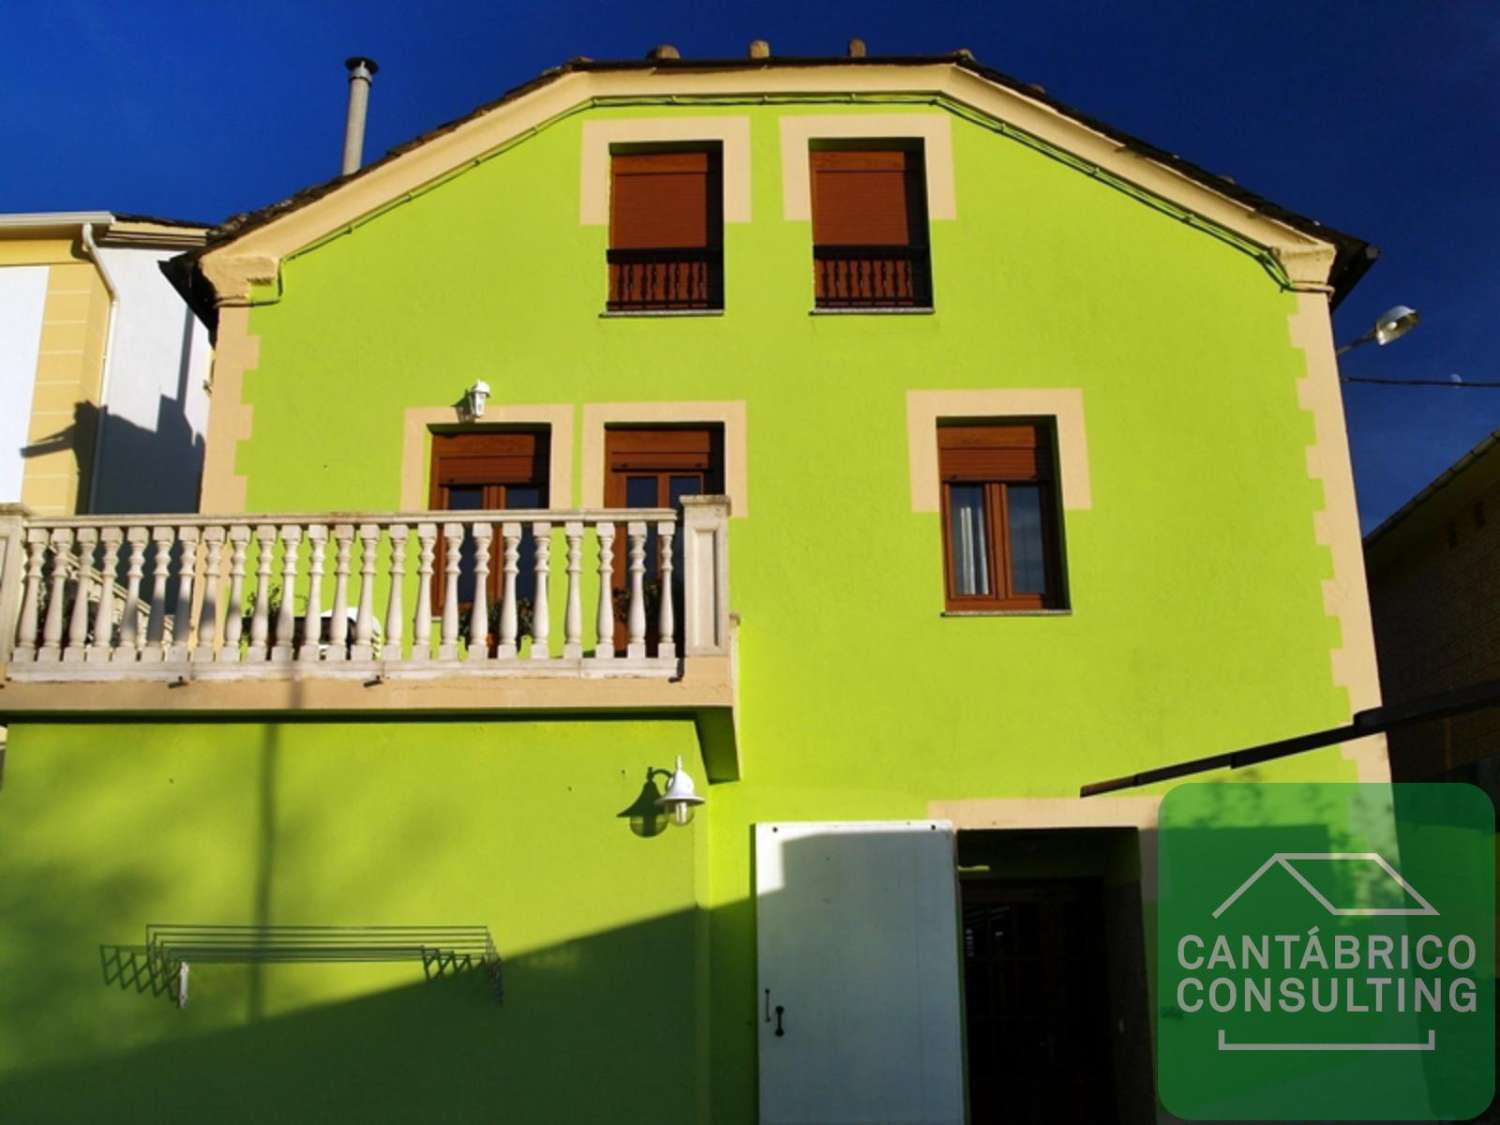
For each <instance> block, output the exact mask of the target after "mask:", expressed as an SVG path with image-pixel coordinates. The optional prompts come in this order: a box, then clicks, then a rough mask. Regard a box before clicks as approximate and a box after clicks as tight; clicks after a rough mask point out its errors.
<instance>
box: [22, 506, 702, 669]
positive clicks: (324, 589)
mask: <svg viewBox="0 0 1500 1125" xmlns="http://www.w3.org/2000/svg"><path fill="white" fill-rule="evenodd" d="M728 512H729V503H728V499H727V498H726V497H686V498H684V499H683V500H682V502H681V510H680V511H679V510H678V509H674V508H583V507H580V508H562V509H551V508H549V509H541V508H529V509H517V510H494V509H490V510H482V511H418V512H369V511H331V512H315V513H296V514H292V513H284V512H257V513H248V512H247V513H227V514H191V515H176V514H150V515H139V516H137V515H107V516H65V517H47V518H41V517H33V516H31V515H29V514H27V513H24V512H19V511H16V510H10V509H6V510H0V661H8V673H9V675H10V676H11V677H12V678H17V677H21V678H27V679H95V678H108V679H120V678H130V677H131V676H141V675H146V676H152V677H155V676H159V675H160V674H162V673H163V672H170V671H172V670H173V669H184V668H186V667H192V668H194V669H195V670H194V672H193V675H195V676H196V675H199V674H209V672H210V670H211V672H212V674H214V675H219V676H223V677H226V678H234V677H235V676H242V675H249V674H252V673H253V674H254V675H257V676H262V677H263V676H265V675H267V674H271V675H274V674H276V673H277V671H278V669H279V670H280V671H281V672H282V673H284V674H290V670H291V669H292V668H295V669H296V672H297V674H298V675H302V674H305V673H311V674H318V673H319V672H320V671H322V672H335V673H337V672H344V673H347V672H351V671H355V670H363V669H368V668H371V667H373V666H376V665H378V666H379V670H380V671H382V672H384V671H395V672H398V673H399V672H401V671H408V670H415V671H420V672H423V673H424V674H430V673H431V672H433V671H438V672H442V671H445V670H459V669H465V670H469V671H473V670H490V671H495V672H500V673H504V672H510V673H513V674H514V673H524V674H548V675H552V674H556V673H557V672H559V671H563V672H567V671H572V672H575V673H582V674H587V675H595V676H597V675H674V674H676V673H678V672H679V671H680V670H681V661H682V660H684V659H686V658H690V657H693V656H699V655H725V654H726V653H727V651H728V650H727V647H726V646H727V643H728V641H727V622H728V608H727V605H726V604H725V603H726V600H727V569H726V565H727V564H726V554H725V552H726V551H727V519H728ZM586 542H587V543H588V544H589V545H590V547H591V550H590V551H589V552H588V553H589V563H590V566H589V571H590V578H589V582H590V584H592V583H594V582H597V588H596V589H595V590H594V592H593V593H592V595H591V597H592V598H593V604H592V606H591V610H592V612H590V613H589V615H588V618H587V620H588V621H589V622H590V623H591V626H592V629H591V630H586V629H585V627H584V623H585V620H586V619H585V616H584V606H583V602H584V600H585V594H584V585H585V581H584V579H583V574H584V571H585V564H584V554H585V544H586ZM523 543H526V544H527V548H526V549H527V551H528V552H529V555H528V557H527V558H526V567H527V575H528V580H529V581H530V582H532V583H534V587H533V593H534V596H533V597H532V598H529V599H524V598H522V597H521V596H520V595H519V593H518V586H519V584H520V582H521V574H520V570H521V563H522V553H523V551H522V547H523ZM554 543H555V545H556V546H557V547H558V551H557V553H556V556H555V557H556V560H557V561H556V564H554V561H553V560H554V551H553V547H554ZM652 544H654V545H655V548H656V551H657V554H656V557H655V559H654V560H652V561H650V562H648V560H647V558H646V555H647V552H648V550H649V549H650V546H651V545H652ZM677 544H680V548H678V549H677V550H676V551H675V552H674V545H677ZM617 556H618V557H619V559H620V560H621V561H620V562H619V563H617V561H616V559H617ZM679 559H680V562H679ZM653 564H654V565H653ZM492 569H494V570H495V572H496V577H495V579H494V580H493V584H494V585H495V586H496V587H497V590H496V593H495V597H494V605H493V607H492V606H491V604H490V586H491V584H492V580H491V577H490V573H491V570H492ZM650 570H654V571H655V576H656V578H658V579H659V580H660V592H657V591H656V590H655V589H653V590H652V591H651V593H652V594H655V596H656V603H657V604H656V605H654V606H651V607H649V610H648V604H647V603H648V589H647V581H646V575H647V572H648V571H650ZM554 571H559V572H562V573H561V574H559V579H560V581H559V582H558V583H557V585H558V586H560V587H563V588H565V590H566V594H565V596H563V597H556V596H555V595H554V592H553V585H554V583H553V581H552V579H553V575H554ZM621 572H623V574H624V575H625V583H624V590H623V596H621V594H620V593H617V592H616V589H615V578H616V575H617V573H621ZM461 579H463V580H464V581H466V582H471V583H472V600H471V601H469V602H467V603H465V604H463V605H460V602H459V593H458V587H459V584H460V580H461ZM653 585H654V584H653ZM435 591H438V593H435ZM679 591H680V592H679ZM674 593H676V596H674ZM330 595H331V596H330ZM617 597H618V598H619V600H620V603H621V619H622V622H623V624H622V625H621V626H620V629H621V633H622V635H623V636H625V637H626V638H627V639H626V641H625V643H624V645H623V649H624V651H623V654H617V653H616V646H615V639H614V638H615V632H616V599H617ZM408 598H410V599H412V601H413V602H414V606H413V607H412V608H410V609H409V608H408ZM377 600H381V601H383V603H384V605H383V612H382V611H381V609H378V608H377V605H376V602H377ZM439 600H441V602H442V604H441V605H438V604H435V602H437V601H439ZM273 602H274V603H277V604H274V605H273ZM299 602H300V603H303V605H304V607H305V608H304V609H303V610H302V611H301V612H298V611H297V610H296V605H297V603H299ZM330 602H331V605H330ZM554 602H555V603H557V604H556V605H555V606H554V605H553V603H554ZM679 604H680V606H681V611H679ZM648 611H649V612H650V614H651V615H652V620H651V622H650V626H651V627H650V628H649V629H648V621H647V614H648ZM679 617H681V619H682V620H681V622H680V624H681V629H679ZM554 619H555V620H557V622H558V623H559V625H560V628H559V629H557V630H554V629H553V628H552V622H553V620H554ZM523 625H524V629H523ZM325 627H326V630H327V636H326V638H325V636H324V630H325ZM588 632H592V637H590V636H588V635H587V633H588ZM555 633H561V634H562V636H561V641H560V643H558V640H557V638H556V636H555ZM679 635H680V636H681V637H682V638H684V639H685V642H686V643H685V644H683V645H679ZM590 640H592V641H593V642H594V643H593V648H592V650H591V651H586V650H585V644H586V643H587V642H588V641H590ZM147 666H149V668H148V667H147Z"/></svg>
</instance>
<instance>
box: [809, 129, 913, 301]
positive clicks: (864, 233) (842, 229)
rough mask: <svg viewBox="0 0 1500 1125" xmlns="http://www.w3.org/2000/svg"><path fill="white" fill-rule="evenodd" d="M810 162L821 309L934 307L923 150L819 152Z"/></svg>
mask: <svg viewBox="0 0 1500 1125" xmlns="http://www.w3.org/2000/svg"><path fill="white" fill-rule="evenodd" d="M809 158H810V160H811V171H812V216H813V278H814V292H815V295H816V300H817V307H818V308H822V309H838V308H927V307H929V306H931V304H932V271H931V265H930V257H929V253H928V246H927V196H926V173H925V170H924V165H923V161H922V150H921V148H920V147H915V148H913V147H904V146H903V147H895V146H891V147H878V148H860V149H852V148H844V147H837V148H819V149H813V150H812V152H811V153H810V154H809Z"/></svg>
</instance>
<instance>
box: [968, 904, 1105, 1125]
mask: <svg viewBox="0 0 1500 1125" xmlns="http://www.w3.org/2000/svg"><path fill="white" fill-rule="evenodd" d="M1101 890H1102V888H1101V883H1100V881H1099V880H1097V879H1091V878H1083V879H1071V878H1054V879H1029V880H1022V879H999V878H978V879H965V880H964V881H963V883H962V886H961V895H962V903H963V953H964V1017H965V1023H966V1032H967V1041H968V1062H969V1067H968V1074H969V1120H970V1122H971V1125H990V1123H992V1122H1002V1121H1003V1122H1007V1123H1018V1122H1058V1121H1079V1122H1084V1121H1086V1122H1089V1123H1090V1125H1108V1123H1111V1122H1116V1121H1118V1120H1119V1116H1118V1114H1117V1112H1116V1098H1115V1089H1114V1083H1113V1080H1112V1078H1113V1065H1112V1060H1111V1047H1110V1036H1109V1008H1110V998H1109V982H1108V977H1107V973H1106V967H1105V950H1104V948H1103V940H1102V939H1103V932H1104V910H1103V904H1102V898H1101Z"/></svg>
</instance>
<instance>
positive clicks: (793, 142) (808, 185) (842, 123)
mask: <svg viewBox="0 0 1500 1125" xmlns="http://www.w3.org/2000/svg"><path fill="white" fill-rule="evenodd" d="M951 121H952V117H951V115H949V114H947V113H860V114H853V113H850V114H843V115H840V116H832V115H827V116H816V115H811V116H803V115H801V114H787V115H786V116H784V117H782V119H781V209H782V217H783V218H785V219H787V220H801V221H803V222H809V221H811V219H812V182H811V171H810V170H809V168H808V159H807V149H808V145H809V144H811V143H812V142H813V141H815V140H820V141H833V140H866V139H868V140H920V141H921V142H922V163H923V165H924V166H925V168H926V170H927V217H928V219H930V220H934V221H939V222H941V221H944V220H947V219H956V218H958V202H957V199H956V198H955V194H954V187H953V134H952V129H951V127H950V122H951Z"/></svg>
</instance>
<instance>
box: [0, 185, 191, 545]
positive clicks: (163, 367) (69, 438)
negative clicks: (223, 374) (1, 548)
mask: <svg viewBox="0 0 1500 1125" xmlns="http://www.w3.org/2000/svg"><path fill="white" fill-rule="evenodd" d="M206 229H207V228H205V227H203V226H201V225H197V224H189V223H178V222H174V221H171V220H163V219H148V218H142V217H138V216H128V215H120V214H115V213H111V212H106V211H99V212H51V213H42V214H8V215H0V503H16V502H20V503H23V504H25V505H26V506H27V507H28V508H30V509H31V510H32V511H33V512H35V513H37V514H39V515H66V514H71V513H78V512H125V511H160V512H187V511H194V510H196V508H197V506H198V485H199V478H200V475H201V471H202V464H203V438H204V429H205V425H206V422H207V417H208V390H207V386H206V381H207V379H208V375H209V370H210V362H209V359H210V344H209V339H208V333H207V331H206V329H205V328H204V327H203V325H202V324H201V323H200V322H199V321H198V319H197V318H196V317H195V316H194V315H193V313H192V312H191V310H190V309H189V308H188V306H187V305H186V304H185V303H184V302H183V300H182V298H181V297H180V296H179V295H178V293H177V291H176V290H175V289H173V288H172V286H171V284H170V283H169V282H168V281H167V279H166V277H165V276H164V275H163V274H162V272H161V268H160V264H161V262H163V261H164V260H166V259H167V258H170V257H172V256H174V255H176V254H180V253H182V252H183V251H184V250H188V249H191V248H193V247H196V246H201V245H202V244H203V240H204V236H205V233H206Z"/></svg>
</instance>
